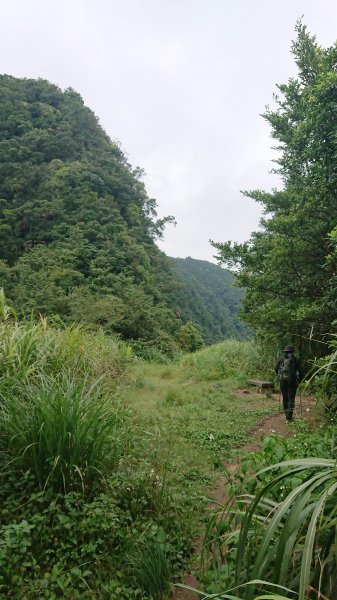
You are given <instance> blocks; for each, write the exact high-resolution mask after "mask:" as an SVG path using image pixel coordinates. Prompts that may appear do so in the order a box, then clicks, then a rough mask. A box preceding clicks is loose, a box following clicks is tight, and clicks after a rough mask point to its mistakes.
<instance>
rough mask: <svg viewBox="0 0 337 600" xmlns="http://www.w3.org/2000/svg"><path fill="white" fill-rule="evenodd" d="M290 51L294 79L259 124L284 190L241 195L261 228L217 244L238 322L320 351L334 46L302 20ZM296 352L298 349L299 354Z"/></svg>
mask: <svg viewBox="0 0 337 600" xmlns="http://www.w3.org/2000/svg"><path fill="white" fill-rule="evenodd" d="M296 31H297V39H296V40H295V42H294V43H293V45H292V53H293V56H294V59H295V62H296V65H297V67H298V76H297V78H294V79H293V78H292V79H290V80H289V82H288V83H287V84H283V85H279V86H278V89H279V92H280V96H278V95H276V96H275V97H274V99H275V102H276V105H277V107H276V109H275V110H272V109H270V108H269V107H268V108H267V110H266V112H265V114H264V118H265V119H266V120H267V121H268V123H269V124H270V126H271V130H272V137H273V138H274V139H276V140H277V142H278V146H277V149H278V150H279V152H280V155H279V158H278V159H277V161H276V163H277V165H278V168H277V172H278V173H279V174H280V176H281V178H282V182H283V188H282V189H280V190H273V191H272V192H264V191H261V190H257V191H252V192H246V195H247V196H249V197H250V198H253V199H254V200H256V201H257V202H259V203H260V204H261V205H262V206H263V209H264V215H265V216H264V218H263V219H262V221H261V229H260V230H259V231H258V232H255V233H253V234H252V236H251V239H250V240H249V241H248V242H245V243H243V244H237V243H235V242H234V243H232V242H227V243H223V244H221V243H217V244H214V246H215V247H216V248H217V249H218V251H219V259H220V260H221V262H223V263H225V264H227V265H229V266H232V267H235V268H236V269H237V271H238V275H237V281H238V284H239V285H240V286H243V287H245V288H246V290H247V291H246V296H245V300H244V313H245V319H246V321H247V322H248V324H249V325H251V326H252V327H253V328H254V329H255V331H257V332H258V333H260V334H261V335H262V336H263V337H264V338H268V339H270V338H276V339H278V340H279V342H280V344H281V343H285V342H286V343H289V340H293V341H294V342H296V345H297V346H298V348H299V349H301V350H302V355H306V354H307V353H308V352H309V351H310V352H312V353H313V354H315V355H322V353H324V346H321V345H320V344H318V343H315V339H316V340H318V342H319V341H321V340H322V338H323V337H324V334H325V333H326V332H327V331H331V323H332V322H333V321H334V319H335V314H336V293H335V291H336V275H335V273H336V257H337V254H336V227H337V221H336V219H337V217H336V211H335V187H336V139H337V136H336V120H335V106H336V100H337V96H336V94H337V74H336V69H335V65H336V56H337V54H336V53H337V46H336V45H333V46H332V47H330V48H327V49H323V48H321V47H320V46H318V44H317V42H316V40H315V37H312V36H310V35H309V34H308V32H307V31H306V27H305V26H304V25H302V23H301V22H299V23H297V26H296ZM301 346H302V348H301Z"/></svg>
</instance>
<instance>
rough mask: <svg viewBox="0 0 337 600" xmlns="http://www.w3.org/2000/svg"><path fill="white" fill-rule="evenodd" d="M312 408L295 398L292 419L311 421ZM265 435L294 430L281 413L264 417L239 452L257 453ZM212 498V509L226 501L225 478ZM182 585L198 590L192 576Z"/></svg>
mask: <svg viewBox="0 0 337 600" xmlns="http://www.w3.org/2000/svg"><path fill="white" fill-rule="evenodd" d="M243 394H244V395H246V394H247V395H249V398H250V399H252V397H253V396H254V395H255V396H256V398H257V399H260V398H261V396H259V395H258V394H254V393H252V392H249V391H248V390H238V391H237V395H238V396H239V397H242V395H243ZM273 398H274V400H276V401H279V395H278V394H274V395H273ZM249 406H250V408H251V406H252V405H251V403H250V405H249ZM314 408H315V403H314V400H313V399H312V398H301V399H299V398H297V400H296V406H295V412H294V418H295V419H303V420H306V421H309V420H312V419H314ZM265 435H282V436H284V437H290V436H292V435H294V430H293V428H292V427H291V426H289V425H288V424H287V423H286V421H285V418H284V414H283V412H279V413H277V414H275V415H272V416H270V417H266V418H265V419H264V420H263V421H261V423H260V424H259V425H258V426H256V427H254V428H253V429H252V430H251V432H250V437H251V441H250V442H248V443H247V444H246V445H245V446H242V447H241V448H240V450H242V451H243V452H245V451H247V452H254V451H258V450H259V449H260V447H261V439H262V437H263V436H265ZM226 466H227V465H226ZM228 467H229V468H230V470H233V471H235V470H236V469H237V468H238V463H231V465H228ZM212 497H213V499H214V503H213V502H212V503H211V504H210V507H212V506H213V507H214V506H217V505H219V504H222V503H223V502H224V501H225V500H226V497H227V480H226V479H225V477H219V479H218V482H217V485H216V486H215V488H214V490H213V492H212ZM202 543H203V536H202V535H201V536H200V538H199V539H198V540H196V542H195V549H196V554H197V553H198V550H200V548H201V546H202ZM182 583H183V584H184V585H187V586H190V587H193V588H195V589H198V588H199V583H198V581H197V579H196V577H195V576H194V575H193V574H186V575H185V576H184V579H183V581H182ZM197 599H199V600H200V595H199V594H196V593H194V592H192V591H190V590H187V589H183V588H178V587H175V589H174V591H173V594H172V596H171V600H197Z"/></svg>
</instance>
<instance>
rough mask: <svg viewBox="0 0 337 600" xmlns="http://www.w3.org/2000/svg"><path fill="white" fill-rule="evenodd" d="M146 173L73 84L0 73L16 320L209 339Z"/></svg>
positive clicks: (8, 258)
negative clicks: (164, 241)
mask: <svg viewBox="0 0 337 600" xmlns="http://www.w3.org/2000/svg"><path fill="white" fill-rule="evenodd" d="M142 175H143V171H142V169H140V168H133V167H132V166H131V165H130V164H129V162H128V160H127V157H126V156H125V154H124V152H123V151H122V149H121V147H120V145H119V144H118V143H114V142H112V141H111V140H110V139H109V137H108V136H107V135H106V133H105V132H104V130H103V129H102V127H101V126H100V124H99V122H98V119H97V118H96V116H95V115H94V113H93V112H92V111H91V110H90V109H89V108H87V107H86V106H85V105H84V103H83V100H82V98H81V96H80V95H79V94H78V93H76V92H75V91H74V90H73V89H67V90H65V91H62V90H61V89H60V88H58V87H57V86H55V85H53V84H51V83H49V82H48V81H45V80H42V79H39V80H33V79H17V78H14V77H11V76H9V75H3V76H0V286H1V287H3V288H4V289H5V294H6V297H7V299H8V302H9V303H10V304H11V305H13V306H14V307H15V309H16V311H17V313H18V314H19V315H22V314H26V315H30V314H31V312H32V311H33V312H34V313H37V314H38V313H40V314H42V315H46V316H48V315H49V316H50V315H53V318H54V319H55V318H56V319H58V320H59V321H60V320H61V321H62V322H66V323H67V322H72V321H74V320H75V321H76V320H77V321H82V322H85V323H86V324H88V326H90V327H93V328H96V327H103V328H104V329H105V331H107V332H111V333H116V334H119V335H121V336H122V337H123V339H126V340H130V341H134V340H138V341H139V340H141V344H142V348H144V344H145V346H146V345H148V346H151V347H152V345H154V346H155V347H156V348H157V349H159V350H161V351H163V352H165V353H174V352H175V351H176V350H179V348H182V347H183V348H184V349H186V348H187V347H188V343H187V341H186V340H187V338H188V336H190V338H191V339H190V342H189V343H190V346H191V347H192V346H193V347H194V346H195V345H197V346H198V345H200V343H201V344H202V343H203V340H202V337H201V333H200V331H199V329H198V311H194V312H193V311H192V312H191V310H181V305H182V304H183V305H184V306H186V303H188V301H187V300H186V298H185V299H184V298H183V294H182V292H181V290H182V288H183V284H182V282H181V279H180V278H179V277H178V275H177V272H176V271H175V270H174V269H173V267H172V261H171V260H170V259H169V258H168V257H167V256H166V255H165V254H164V253H163V252H161V251H160V250H159V248H158V246H157V244H156V239H157V238H158V237H160V236H161V235H162V233H163V229H164V226H165V224H166V223H167V222H169V221H173V218H172V217H167V218H164V219H161V220H160V219H158V218H157V213H156V202H155V200H153V199H152V198H149V196H148V195H147V192H146V189H145V186H144V183H143V181H142ZM188 294H189V292H187V296H188ZM197 302H199V300H197ZM223 302H225V300H223ZM224 310H225V307H224ZM192 313H193V314H192ZM189 321H193V322H194V325H193V324H191V323H189ZM185 324H187V325H188V327H187V328H186V327H185ZM181 327H183V329H182V331H180V329H181ZM231 333H232V330H231ZM192 338H193V339H192ZM192 342H193V343H192ZM138 347H140V346H139V344H138Z"/></svg>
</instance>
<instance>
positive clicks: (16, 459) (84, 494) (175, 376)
mask: <svg viewBox="0 0 337 600" xmlns="http://www.w3.org/2000/svg"><path fill="white" fill-rule="evenodd" d="M0 314H1V322H0V340H1V343H0V400H1V401H0V482H1V485H0V595H1V597H4V598H13V599H14V600H19V599H21V598H25V599H27V600H34V599H37V598H48V599H51V600H53V599H55V598H57V597H62V598H69V599H74V598H80V597H81V598H99V599H102V598H106V599H107V600H131V599H133V598H135V599H137V598H138V599H139V600H161V599H162V598H163V597H165V595H166V593H167V592H168V591H169V589H170V587H171V585H172V582H173V580H174V579H175V578H176V577H177V576H178V575H179V572H180V571H181V569H182V568H183V566H184V565H186V562H187V560H188V557H189V556H190V554H191V552H192V539H193V537H194V535H195V533H196V531H197V528H198V527H199V525H200V517H201V511H202V510H203V509H204V508H205V506H206V504H207V498H206V496H205V492H206V488H207V487H208V486H210V485H212V482H213V480H214V468H217V467H219V466H220V465H221V464H222V462H223V461H224V460H228V457H229V456H230V455H231V452H232V450H233V448H235V447H237V446H238V445H240V444H242V443H243V442H244V441H245V439H246V436H247V432H248V430H249V427H251V426H252V425H253V424H254V423H256V422H257V420H258V419H259V418H261V416H263V415H265V414H268V413H269V412H270V411H271V410H273V408H271V405H270V404H268V402H266V403H265V404H264V403H263V402H261V406H260V407H258V408H257V407H255V408H254V406H252V409H253V410H251V411H250V413H249V418H248V419H247V414H246V410H245V407H244V402H245V399H243V398H242V399H241V401H238V400H237V401H235V396H234V392H233V390H234V388H235V386H236V385H238V383H239V382H240V381H242V380H244V379H245V377H246V374H247V373H248V372H250V371H251V369H252V366H253V365H255V366H256V358H257V354H256V353H255V351H254V348H253V346H252V343H251V342H245V343H243V342H237V344H238V347H237V348H236V349H235V351H234V352H233V349H231V348H230V347H229V348H228V358H227V365H228V373H231V376H232V379H230V380H227V381H226V380H224V379H223V373H222V372H217V373H216V371H215V369H213V370H214V373H215V379H214V380H210V378H209V377H204V378H203V379H204V381H203V382H202V383H201V384H200V377H201V374H200V370H199V367H200V363H199V365H198V366H197V369H196V370H195V369H194V367H193V366H192V365H191V367H190V368H189V369H188V370H186V365H185V364H180V363H178V364H173V363H172V364H171V365H168V366H158V365H146V364H145V363H144V362H143V361H140V360H139V359H137V358H136V357H135V356H134V353H133V351H132V349H131V347H130V346H128V345H127V344H126V343H125V342H121V341H119V340H118V339H116V338H114V337H113V336H107V335H106V334H104V333H103V332H95V333H93V332H90V331H87V330H86V329H85V328H83V327H82V326H68V327H65V328H55V327H50V326H49V325H48V323H47V321H46V320H44V319H42V320H39V321H37V322H34V321H32V322H30V323H27V322H25V323H20V322H18V321H17V320H15V317H14V315H13V311H12V310H10V309H9V308H8V307H7V306H6V305H5V304H4V303H3V304H2V306H1V311H0ZM228 344H229V346H231V344H232V342H228ZM240 344H243V348H244V352H243V354H242V357H241V363H240V370H239V372H237V367H238V364H239V363H238V354H239V345H240ZM223 351H225V352H226V347H225V346H224V347H223ZM205 352H207V351H206V350H204V351H203V356H202V357H201V358H200V361H203V360H204V361H205V360H206V364H207V365H208V366H209V364H210V361H211V358H206V356H205ZM260 368H261V369H263V368H264V367H263V365H262V364H261V363H260ZM204 372H206V369H204ZM235 372H236V373H235ZM234 373H235V375H234ZM197 375H198V376H197ZM196 376H197V377H196ZM194 378H195V380H194Z"/></svg>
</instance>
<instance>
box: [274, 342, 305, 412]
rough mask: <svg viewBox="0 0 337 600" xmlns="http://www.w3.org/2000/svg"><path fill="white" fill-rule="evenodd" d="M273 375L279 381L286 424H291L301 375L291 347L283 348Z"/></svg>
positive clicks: (297, 360) (298, 363) (298, 362)
mask: <svg viewBox="0 0 337 600" xmlns="http://www.w3.org/2000/svg"><path fill="white" fill-rule="evenodd" d="M275 373H276V374H277V375H278V377H279V380H280V389H281V394H282V399H283V410H284V414H285V417H286V421H287V423H291V421H292V420H293V412H294V408H295V397H296V390H297V386H298V383H299V381H300V380H301V375H302V374H301V365H300V361H299V359H298V358H297V356H295V354H294V347H293V346H290V345H289V346H286V347H285V348H284V351H283V356H281V357H280V358H279V360H278V361H277V364H276V367H275Z"/></svg>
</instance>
